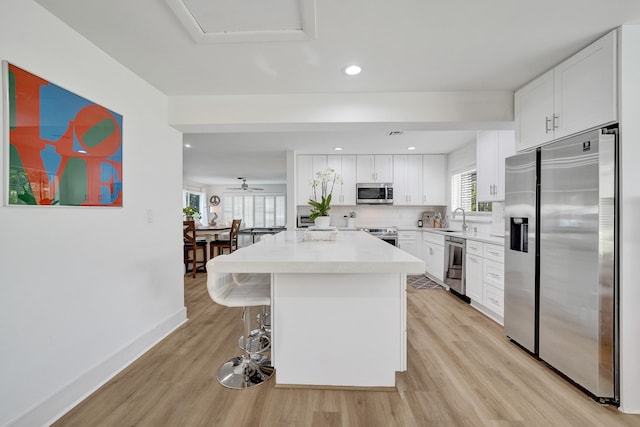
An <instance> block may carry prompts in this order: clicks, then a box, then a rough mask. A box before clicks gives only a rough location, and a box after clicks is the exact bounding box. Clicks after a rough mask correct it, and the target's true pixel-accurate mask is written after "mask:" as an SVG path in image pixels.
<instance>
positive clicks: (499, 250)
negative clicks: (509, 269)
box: [484, 243, 504, 263]
mask: <svg viewBox="0 0 640 427" xmlns="http://www.w3.org/2000/svg"><path fill="white" fill-rule="evenodd" d="M484 257H485V258H487V259H492V260H494V261H497V262H502V263H504V246H498V245H492V244H490V243H486V244H485V245H484Z"/></svg>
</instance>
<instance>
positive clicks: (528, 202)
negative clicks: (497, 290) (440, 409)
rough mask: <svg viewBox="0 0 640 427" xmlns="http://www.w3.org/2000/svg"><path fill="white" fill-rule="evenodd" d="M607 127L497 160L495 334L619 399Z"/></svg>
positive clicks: (610, 133)
mask: <svg viewBox="0 0 640 427" xmlns="http://www.w3.org/2000/svg"><path fill="white" fill-rule="evenodd" d="M616 145H617V144H616V136H615V130H607V129H602V130H594V131H590V132H587V133H584V134H581V135H578V136H575V137H572V138H569V139H566V140H562V141H558V142H555V143H551V144H548V145H545V146H543V147H541V148H538V149H536V150H535V151H530V152H525V153H522V154H517V155H515V156H512V157H509V158H507V160H506V173H505V228H506V229H505V289H504V299H505V301H504V328H505V333H506V334H507V336H508V337H509V338H510V339H511V340H512V341H514V342H516V343H517V344H519V345H520V346H521V347H523V348H525V349H526V350H528V351H529V352H531V353H533V354H534V355H536V356H538V357H539V358H540V359H542V360H543V361H545V362H546V363H547V364H549V365H550V366H552V367H553V368H554V369H556V370H557V371H559V372H560V373H562V374H563V375H564V376H566V377H567V378H569V379H570V380H571V381H573V382H574V383H575V384H577V385H578V386H580V387H582V388H583V389H584V390H586V391H587V392H588V393H590V394H591V395H592V396H593V397H596V398H599V400H601V401H608V402H611V401H612V402H618V400H619V390H618V389H619V381H618V303H617V300H618V286H617V260H616V251H617V231H616V226H617V225H616V224H617V220H616V211H617V205H616V192H617V178H616V176H617V173H616Z"/></svg>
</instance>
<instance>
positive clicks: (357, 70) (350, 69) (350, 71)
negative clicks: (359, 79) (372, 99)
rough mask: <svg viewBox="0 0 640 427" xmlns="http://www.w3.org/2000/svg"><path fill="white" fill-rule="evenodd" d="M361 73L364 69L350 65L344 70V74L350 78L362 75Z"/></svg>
mask: <svg viewBox="0 0 640 427" xmlns="http://www.w3.org/2000/svg"><path fill="white" fill-rule="evenodd" d="M360 71H362V68H360V67H358V66H357V65H349V66H348V67H346V68H345V69H344V73H345V74H346V75H348V76H355V75H358V74H360Z"/></svg>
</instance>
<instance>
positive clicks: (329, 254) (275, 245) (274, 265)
mask: <svg viewBox="0 0 640 427" xmlns="http://www.w3.org/2000/svg"><path fill="white" fill-rule="evenodd" d="M304 234H305V232H304V231H283V232H281V233H278V234H276V235H274V236H273V237H272V238H269V239H265V240H261V241H259V242H256V243H255V244H253V245H251V246H247V247H244V248H241V249H238V250H237V251H234V252H233V253H231V254H229V255H225V256H216V257H214V258H213V259H211V260H210V261H209V262H208V263H207V269H208V270H210V271H216V272H221V273H407V274H422V273H424V268H425V267H424V261H423V260H421V259H419V258H417V257H415V256H413V255H411V254H409V253H407V252H405V251H403V250H400V249H398V248H397V247H395V246H392V245H389V244H388V243H386V242H384V241H382V240H381V239H379V238H377V237H374V236H372V235H370V234H368V233H366V232H363V231H349V232H346V231H345V232H339V233H338V238H337V239H336V240H329V241H318V240H310V241H306V240H304Z"/></svg>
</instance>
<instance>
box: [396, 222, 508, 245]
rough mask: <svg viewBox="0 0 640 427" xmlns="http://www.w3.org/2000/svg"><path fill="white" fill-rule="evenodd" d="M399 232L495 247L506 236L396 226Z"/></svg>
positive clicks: (500, 243) (501, 242)
mask: <svg viewBox="0 0 640 427" xmlns="http://www.w3.org/2000/svg"><path fill="white" fill-rule="evenodd" d="M396 229H397V230H398V231H424V232H426V233H435V234H440V235H443V236H454V237H462V238H463V239H469V240H476V241H478V242H484V243H493V244H494V245H502V244H503V243H504V236H495V235H493V234H487V233H474V232H469V231H468V232H466V233H464V232H463V231H444V230H451V229H450V228H431V227H417V226H413V225H398V226H396Z"/></svg>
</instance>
